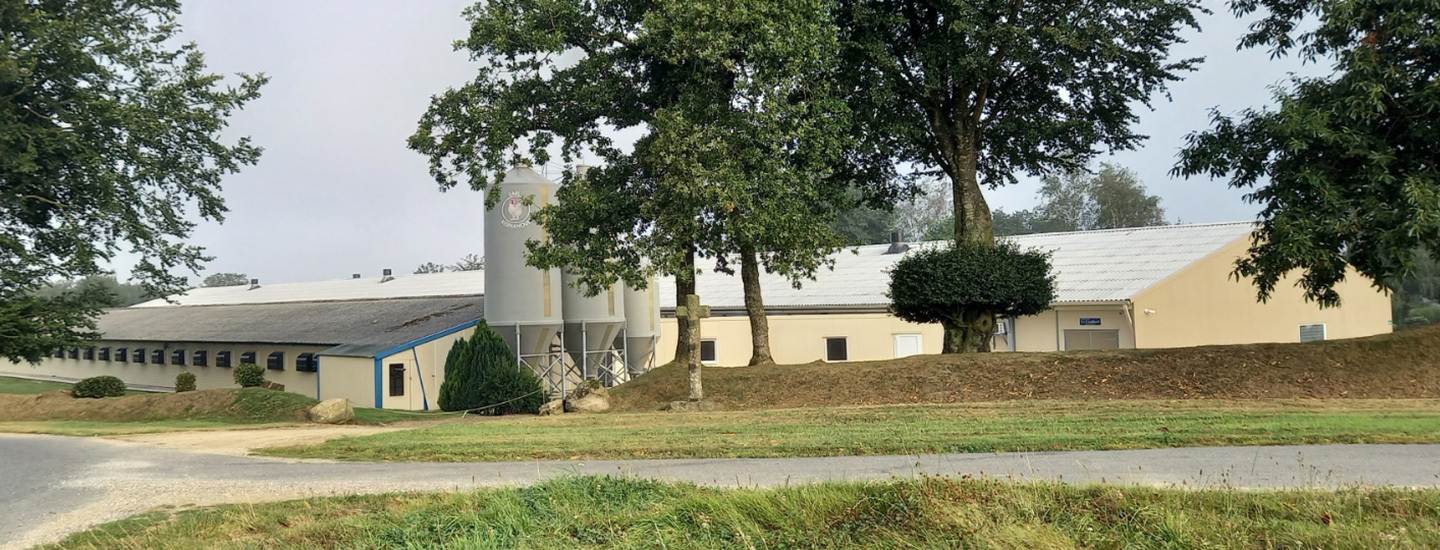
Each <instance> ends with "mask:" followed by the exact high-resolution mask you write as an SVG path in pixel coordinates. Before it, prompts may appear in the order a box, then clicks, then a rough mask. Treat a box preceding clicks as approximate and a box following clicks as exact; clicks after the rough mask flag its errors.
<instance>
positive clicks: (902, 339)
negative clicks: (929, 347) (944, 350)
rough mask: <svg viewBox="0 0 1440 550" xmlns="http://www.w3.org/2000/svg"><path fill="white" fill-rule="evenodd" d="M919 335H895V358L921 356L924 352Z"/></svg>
mask: <svg viewBox="0 0 1440 550" xmlns="http://www.w3.org/2000/svg"><path fill="white" fill-rule="evenodd" d="M923 349H924V348H923V346H922V345H921V341H920V335H919V334H896V335H895V358H896V359H899V358H901V357H909V356H911V355H920V353H921V350H923Z"/></svg>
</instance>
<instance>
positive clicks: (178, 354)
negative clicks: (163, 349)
mask: <svg viewBox="0 0 1440 550" xmlns="http://www.w3.org/2000/svg"><path fill="white" fill-rule="evenodd" d="M170 364H171V365H180V366H184V365H185V350H183V349H177V350H175V351H172V352H170Z"/></svg>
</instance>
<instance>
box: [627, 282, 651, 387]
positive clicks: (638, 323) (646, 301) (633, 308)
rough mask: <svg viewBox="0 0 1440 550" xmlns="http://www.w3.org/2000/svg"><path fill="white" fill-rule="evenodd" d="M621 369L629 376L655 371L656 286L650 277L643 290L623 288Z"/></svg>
mask: <svg viewBox="0 0 1440 550" xmlns="http://www.w3.org/2000/svg"><path fill="white" fill-rule="evenodd" d="M622 344H623V346H624V350H625V366H626V368H627V369H628V370H629V371H630V376H639V375H641V374H644V373H645V371H648V370H650V369H652V368H655V366H656V365H655V363H656V355H655V350H656V348H658V347H659V345H660V285H659V284H658V281H657V280H656V278H655V277H654V276H651V277H650V280H649V281H648V284H646V285H645V290H636V289H634V288H631V287H630V286H629V285H625V341H624V342H623V343H622Z"/></svg>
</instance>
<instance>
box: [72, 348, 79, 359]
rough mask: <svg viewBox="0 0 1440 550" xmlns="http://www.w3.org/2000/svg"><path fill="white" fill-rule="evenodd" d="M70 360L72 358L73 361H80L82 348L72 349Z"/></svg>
mask: <svg viewBox="0 0 1440 550" xmlns="http://www.w3.org/2000/svg"><path fill="white" fill-rule="evenodd" d="M70 358H71V359H79V358H80V348H70Z"/></svg>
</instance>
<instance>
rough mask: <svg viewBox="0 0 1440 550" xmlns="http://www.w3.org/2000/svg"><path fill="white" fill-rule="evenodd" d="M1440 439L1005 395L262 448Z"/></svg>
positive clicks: (1382, 408)
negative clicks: (1005, 398)
mask: <svg viewBox="0 0 1440 550" xmlns="http://www.w3.org/2000/svg"><path fill="white" fill-rule="evenodd" d="M1434 442H1440V400H1434V399H1418V400H1373V401H1372V400H1333V401H1314V400H1309V401H1303V400H1273V401H1195V400H1187V401H1099V402H1097V401H1088V402H1064V401H1009V402H1000V403H982V404H956V405H894V406H880V407H835V408H815V409H784V410H768V411H731V412H715V413H630V414H601V415H574V414H571V415H561V416H552V417H513V418H500V419H494V420H488V421H482V422H471V423H453V424H441V425H436V426H431V427H425V428H419V429H413V430H403V431H397V432H390V433H385V434H378V435H371V436H364V437H347V438H341V439H336V440H331V441H329V442H327V443H324V444H321V445H316V446H300V447H281V448H271V449H262V450H260V451H259V453H260V454H270V455H275V456H288V457H305V458H330V459H339V460H369V461H373V460H398V461H453V462H460V461H503V460H529V459H604V458H751V457H793V456H844V455H893V454H918V453H956V452H990V451H1025V450H1028V451H1038V450H1073V449H1134V448H1159V447H1187V446H1215V445H1269V444H1316V443H1434Z"/></svg>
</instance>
